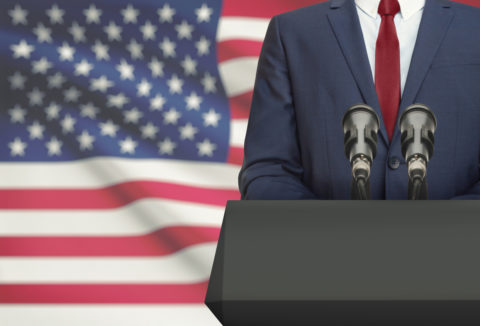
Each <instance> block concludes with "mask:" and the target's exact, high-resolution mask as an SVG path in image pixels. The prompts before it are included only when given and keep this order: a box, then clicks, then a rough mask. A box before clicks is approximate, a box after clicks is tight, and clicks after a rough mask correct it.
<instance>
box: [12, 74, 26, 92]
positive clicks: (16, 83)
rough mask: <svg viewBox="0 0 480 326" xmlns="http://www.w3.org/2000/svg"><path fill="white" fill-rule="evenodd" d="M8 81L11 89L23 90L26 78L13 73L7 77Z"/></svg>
mask: <svg viewBox="0 0 480 326" xmlns="http://www.w3.org/2000/svg"><path fill="white" fill-rule="evenodd" d="M8 80H9V81H10V88H11V89H24V88H25V82H26V81H27V77H25V76H24V75H22V74H21V73H20V72H18V71H15V73H14V74H13V75H11V76H10V77H8Z"/></svg>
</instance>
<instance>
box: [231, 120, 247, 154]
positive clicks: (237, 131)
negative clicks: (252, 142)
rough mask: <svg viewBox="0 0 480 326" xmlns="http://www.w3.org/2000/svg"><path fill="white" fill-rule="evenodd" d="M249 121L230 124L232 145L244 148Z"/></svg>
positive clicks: (235, 121)
mask: <svg viewBox="0 0 480 326" xmlns="http://www.w3.org/2000/svg"><path fill="white" fill-rule="evenodd" d="M247 125H248V119H238V120H233V121H232V123H231V124H230V145H232V146H238V147H243V144H244V142H245V135H246V134H247Z"/></svg>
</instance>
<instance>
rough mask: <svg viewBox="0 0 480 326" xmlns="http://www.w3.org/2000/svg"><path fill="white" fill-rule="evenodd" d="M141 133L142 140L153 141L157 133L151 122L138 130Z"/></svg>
mask: <svg viewBox="0 0 480 326" xmlns="http://www.w3.org/2000/svg"><path fill="white" fill-rule="evenodd" d="M140 130H141V131H142V138H145V139H155V136H156V134H157V132H158V128H157V127H155V125H154V124H153V123H151V122H149V123H147V124H146V125H144V126H142V127H141V128H140Z"/></svg>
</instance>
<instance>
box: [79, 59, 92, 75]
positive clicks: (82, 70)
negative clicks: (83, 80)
mask: <svg viewBox="0 0 480 326" xmlns="http://www.w3.org/2000/svg"><path fill="white" fill-rule="evenodd" d="M92 69H93V65H92V64H90V63H88V61H87V60H85V59H83V60H82V61H80V63H77V64H76V65H75V75H76V76H85V77H88V75H90V70H92Z"/></svg>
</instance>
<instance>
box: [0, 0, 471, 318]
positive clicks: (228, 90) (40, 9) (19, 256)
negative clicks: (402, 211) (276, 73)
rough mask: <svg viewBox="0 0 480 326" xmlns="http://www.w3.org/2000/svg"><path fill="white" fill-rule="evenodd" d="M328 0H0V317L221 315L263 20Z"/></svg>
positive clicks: (263, 25) (180, 316) (469, 1)
mask: <svg viewBox="0 0 480 326" xmlns="http://www.w3.org/2000/svg"><path fill="white" fill-rule="evenodd" d="M316 2H321V1H316V0H255V1H254V0H242V1H238V0H225V1H220V0H204V1H194V0H175V1H174V0H169V1H165V0H159V1H151V0H131V1H124V0H118V1H108V0H98V1H94V0H92V1H87V2H83V1H71V0H54V1H34V0H14V1H12V0H3V1H1V3H0V7H1V11H0V15H1V19H0V33H1V38H0V44H1V45H0V55H1V62H0V67H1V72H2V74H1V75H0V81H1V84H0V98H1V102H0V105H1V110H0V136H1V137H0V161H1V163H0V325H8V326H10V325H33V324H35V325H37V326H41V325H48V326H55V325H85V324H90V325H92V326H95V325H102V326H103V325H116V326H121V325H133V324H135V325H153V324H155V325H189V326H190V325H218V322H217V321H216V320H215V318H214V316H213V315H212V314H210V312H209V311H208V310H207V308H206V307H205V306H204V305H203V300H204V297H205V291H206V287H207V283H208V278H209V275H210V270H211V264H212V261H213V255H214V252H215V247H216V241H217V238H218V233H219V229H220V225H221V222H222V217H223V210H224V206H225V203H226V201H227V200H232V199H233V200H234V199H239V193H238V191H237V174H238V170H239V165H240V164H241V162H242V152H243V148H242V146H243V138H244V135H245V131H246V124H247V118H248V114H249V104H250V99H251V96H252V88H253V83H254V78H255V71H256V66H257V61H258V55H259V53H260V48H261V45H262V41H263V38H264V35H265V31H266V28H267V25H268V22H269V20H270V18H271V17H272V16H273V15H275V14H279V13H281V12H285V11H289V10H293V9H295V8H298V7H303V6H306V5H310V4H313V3H316ZM462 2H465V3H470V4H474V5H475V4H477V2H478V0H464V1H462ZM477 5H478V4H477Z"/></svg>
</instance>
